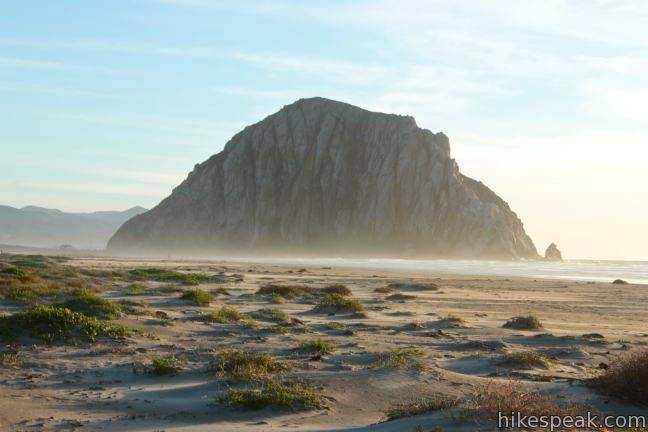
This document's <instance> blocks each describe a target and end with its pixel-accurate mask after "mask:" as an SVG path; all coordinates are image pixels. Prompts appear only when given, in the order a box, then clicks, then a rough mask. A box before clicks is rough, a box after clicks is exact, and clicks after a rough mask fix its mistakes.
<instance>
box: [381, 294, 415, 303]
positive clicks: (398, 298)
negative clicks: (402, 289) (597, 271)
mask: <svg viewBox="0 0 648 432" xmlns="http://www.w3.org/2000/svg"><path fill="white" fill-rule="evenodd" d="M417 298H418V297H416V296H413V295H408V294H401V293H396V294H392V295H388V296H387V297H385V300H389V301H406V300H416V299H417Z"/></svg>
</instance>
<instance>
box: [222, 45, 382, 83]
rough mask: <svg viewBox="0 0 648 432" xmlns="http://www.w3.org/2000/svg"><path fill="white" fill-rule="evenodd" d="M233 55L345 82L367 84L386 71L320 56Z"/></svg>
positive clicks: (248, 53) (249, 61) (279, 68)
mask: <svg viewBox="0 0 648 432" xmlns="http://www.w3.org/2000/svg"><path fill="white" fill-rule="evenodd" d="M233 57H234V58H235V59H236V60H239V61H241V62H246V63H250V64H254V65H258V66H263V67H269V68H274V69H278V70H288V71H293V72H299V73H302V74H308V75H311V76H317V77H321V78H325V79H327V80H333V81H341V82H346V83H355V84H363V85H369V84H371V83H375V82H376V81H379V80H381V79H383V78H385V77H386V71H385V68H384V67H383V66H378V65H371V64H361V63H352V62H344V61H338V60H332V59H325V58H320V57H305V56H294V55H277V54H267V53H253V52H240V53H236V54H234V55H233Z"/></svg>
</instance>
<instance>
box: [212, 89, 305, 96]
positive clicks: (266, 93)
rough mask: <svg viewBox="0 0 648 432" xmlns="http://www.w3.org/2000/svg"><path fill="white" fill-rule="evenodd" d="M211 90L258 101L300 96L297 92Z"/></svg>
mask: <svg viewBox="0 0 648 432" xmlns="http://www.w3.org/2000/svg"><path fill="white" fill-rule="evenodd" d="M212 90H213V91H214V92H216V93H219V94H223V95H227V96H243V97H251V98H259V99H285V98H295V97H299V96H300V95H301V93H300V92H299V91H297V90H263V89H258V88H244V87H217V88H214V89H212Z"/></svg>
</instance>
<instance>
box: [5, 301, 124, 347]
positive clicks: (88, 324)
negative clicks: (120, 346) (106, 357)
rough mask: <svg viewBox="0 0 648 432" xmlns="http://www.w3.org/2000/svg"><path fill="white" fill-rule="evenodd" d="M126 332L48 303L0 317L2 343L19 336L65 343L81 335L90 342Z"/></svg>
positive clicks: (121, 335) (112, 325)
mask: <svg viewBox="0 0 648 432" xmlns="http://www.w3.org/2000/svg"><path fill="white" fill-rule="evenodd" d="M129 334H130V331H129V330H128V329H127V328H126V327H123V326H120V325H116V324H107V323H102V322H101V321H98V320H97V319H96V318H94V317H89V316H86V315H84V314H82V313H79V312H73V311H71V310H70V309H66V308H57V307H51V306H36V307H34V308H33V309H31V310H29V311H26V312H17V313H15V314H13V315H10V316H1V317H0V340H2V341H6V342H14V341H15V340H16V339H17V338H18V337H20V336H30V337H33V338H39V339H41V340H42V341H43V342H44V343H52V342H54V341H59V340H60V341H66V342H67V341H70V340H72V339H73V338H75V339H76V338H78V337H82V336H83V337H85V338H86V340H87V341H88V342H94V341H95V340H96V338H97V337H98V336H101V335H104V336H107V337H110V338H112V339H117V338H120V337H124V336H128V335H129Z"/></svg>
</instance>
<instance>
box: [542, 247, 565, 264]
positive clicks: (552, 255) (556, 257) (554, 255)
mask: <svg viewBox="0 0 648 432" xmlns="http://www.w3.org/2000/svg"><path fill="white" fill-rule="evenodd" d="M544 259H545V261H562V260H563V259H562V253H560V249H558V246H556V243H551V244H550V245H549V247H548V248H547V250H546V251H545V256H544Z"/></svg>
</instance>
